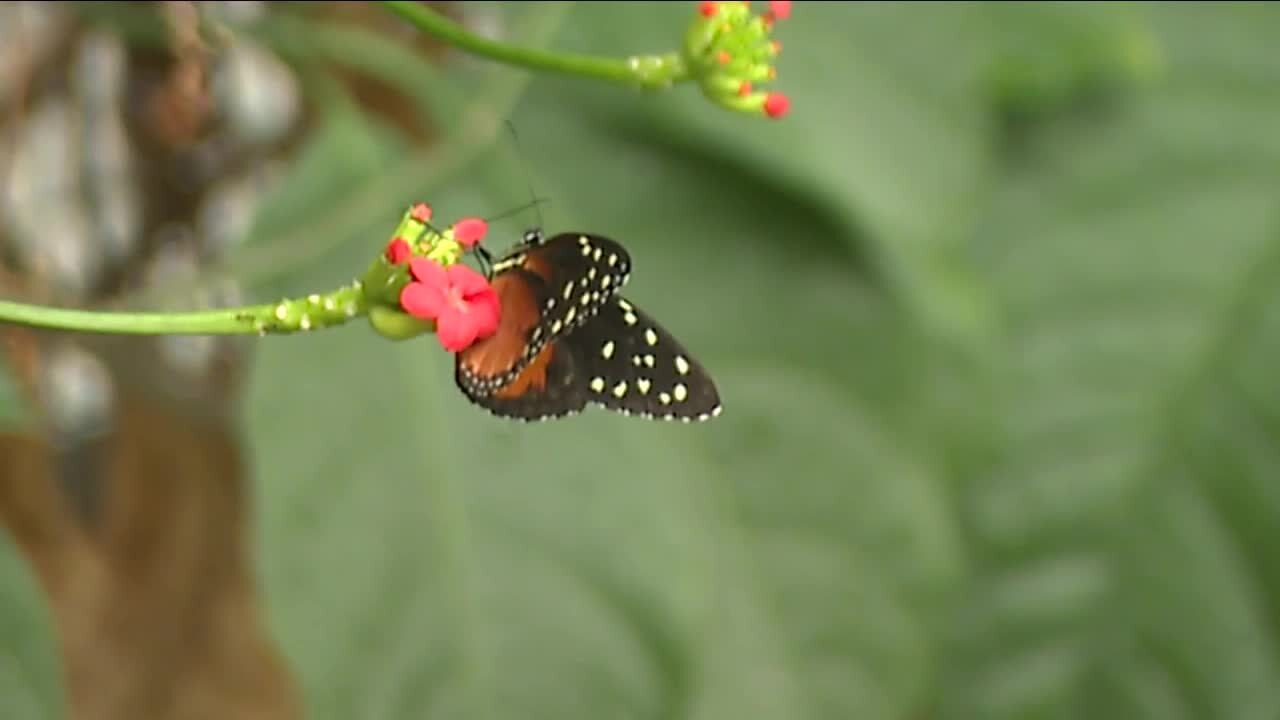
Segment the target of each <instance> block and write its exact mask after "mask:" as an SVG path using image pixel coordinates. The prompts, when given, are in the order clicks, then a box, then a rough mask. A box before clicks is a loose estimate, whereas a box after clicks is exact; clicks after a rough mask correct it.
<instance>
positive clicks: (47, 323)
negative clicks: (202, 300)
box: [0, 300, 273, 335]
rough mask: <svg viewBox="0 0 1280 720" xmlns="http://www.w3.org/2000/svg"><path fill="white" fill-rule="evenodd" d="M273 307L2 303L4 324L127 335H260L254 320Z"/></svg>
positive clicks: (1, 313)
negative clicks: (158, 308) (144, 308)
mask: <svg viewBox="0 0 1280 720" xmlns="http://www.w3.org/2000/svg"><path fill="white" fill-rule="evenodd" d="M271 307H273V306H254V307H245V308H232V309H227V310H205V311H200V312H182V313H148V312H98V311H93V310H72V309H68V308H56V307H47V306H41V305H26V304H23V303H15V302H7V301H3V300H0V321H2V322H11V323H17V324H19V325H31V326H34V327H43V328H49V329H53V330H75V331H78V332H90V333H116V334H123V335H241V334H248V333H256V332H258V329H257V328H256V327H255V326H254V324H253V318H255V317H258V316H259V315H261V314H263V313H264V312H269V311H270V309H271ZM246 316H247V318H248V319H247V321H246Z"/></svg>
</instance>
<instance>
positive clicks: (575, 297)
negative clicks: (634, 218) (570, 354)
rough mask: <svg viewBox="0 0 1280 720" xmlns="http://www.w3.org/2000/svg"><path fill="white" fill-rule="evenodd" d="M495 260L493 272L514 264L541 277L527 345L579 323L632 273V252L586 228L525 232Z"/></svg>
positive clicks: (590, 314) (587, 317) (537, 342)
mask: <svg viewBox="0 0 1280 720" xmlns="http://www.w3.org/2000/svg"><path fill="white" fill-rule="evenodd" d="M530 235H531V236H532V237H527V238H526V240H525V241H524V242H522V243H520V244H519V245H517V246H515V247H514V248H512V249H511V250H509V251H508V252H507V253H506V254H505V255H504V256H503V257H502V258H501V259H500V260H498V262H496V263H494V271H495V273H497V276H496V277H501V274H502V273H504V272H507V271H508V270H509V269H515V268H519V269H522V270H524V271H526V272H529V273H533V274H534V275H536V276H538V277H539V278H541V279H542V282H543V283H544V284H545V286H546V291H547V296H546V298H545V300H544V303H543V306H542V307H541V308H540V313H541V316H542V320H541V322H540V324H539V326H538V328H537V329H536V330H534V331H533V333H532V335H531V337H530V343H531V345H533V346H535V347H536V345H538V344H541V343H545V342H549V341H551V340H552V339H554V338H557V337H559V336H560V335H563V334H566V333H568V332H571V331H573V330H574V329H575V328H578V327H581V325H582V324H583V323H585V322H586V321H587V320H588V319H589V318H590V317H591V316H592V315H594V314H595V312H596V311H597V310H598V309H599V308H600V307H601V306H602V305H603V304H604V303H606V302H608V301H609V299H610V298H611V297H613V295H614V294H616V293H617V292H618V290H620V289H621V288H622V287H623V286H624V285H626V284H627V281H628V280H629V279H630V278H631V254H630V253H628V252H627V249H626V248H624V247H623V246H622V245H621V244H620V243H618V242H616V241H614V240H611V239H609V238H607V237H604V236H603V235H593V234H591V233H576V232H571V233H560V234H558V235H555V236H553V237H551V238H550V239H545V240H544V239H542V236H541V235H538V234H536V233H531V234H530Z"/></svg>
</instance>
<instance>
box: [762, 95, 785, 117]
mask: <svg viewBox="0 0 1280 720" xmlns="http://www.w3.org/2000/svg"><path fill="white" fill-rule="evenodd" d="M790 108H791V101H790V100H788V99H787V96H786V95H783V94H782V93H769V96H768V97H766V98H765V99H764V114H765V115H768V116H769V117H771V118H780V117H782V116H783V115H786V114H787V110H789V109H790Z"/></svg>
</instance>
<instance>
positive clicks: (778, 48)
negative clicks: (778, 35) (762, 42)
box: [769, 40, 782, 55]
mask: <svg viewBox="0 0 1280 720" xmlns="http://www.w3.org/2000/svg"><path fill="white" fill-rule="evenodd" d="M769 47H772V48H773V54H774V55H777V54H778V53H780V52H782V41H781V40H770V41H769Z"/></svg>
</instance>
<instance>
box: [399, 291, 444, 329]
mask: <svg viewBox="0 0 1280 720" xmlns="http://www.w3.org/2000/svg"><path fill="white" fill-rule="evenodd" d="M400 307H401V308H403V309H404V311H405V312H407V313H409V314H410V315H412V316H414V317H416V318H422V319H423V320H431V319H434V318H438V317H440V315H441V314H442V313H444V312H445V311H446V310H447V309H448V307H449V298H448V295H447V294H446V292H445V288H444V287H443V286H433V285H427V284H426V283H418V282H414V283H409V284H408V285H405V286H404V289H403V290H401V291H400Z"/></svg>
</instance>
